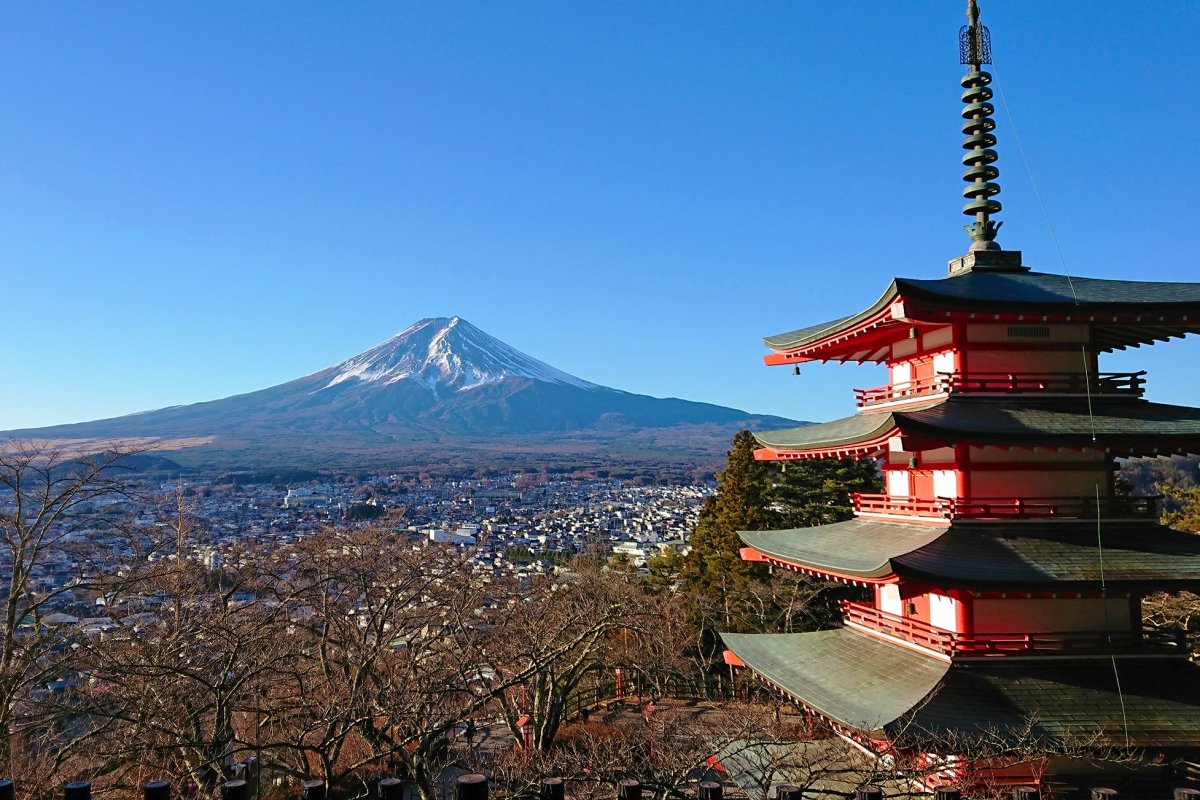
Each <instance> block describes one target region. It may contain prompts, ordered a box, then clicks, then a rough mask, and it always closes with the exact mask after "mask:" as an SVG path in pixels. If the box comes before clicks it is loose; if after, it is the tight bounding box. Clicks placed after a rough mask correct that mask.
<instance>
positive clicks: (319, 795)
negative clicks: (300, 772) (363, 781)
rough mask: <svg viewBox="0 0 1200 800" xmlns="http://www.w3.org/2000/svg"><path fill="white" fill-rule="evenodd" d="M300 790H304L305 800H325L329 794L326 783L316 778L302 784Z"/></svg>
mask: <svg viewBox="0 0 1200 800" xmlns="http://www.w3.org/2000/svg"><path fill="white" fill-rule="evenodd" d="M300 788H301V789H303V790H304V800H325V795H326V794H327V793H328V792H327V790H326V789H325V781H323V780H320V779H316V778H314V779H313V780H310V781H304V782H303V783H301V784H300ZM380 794H382V792H380Z"/></svg>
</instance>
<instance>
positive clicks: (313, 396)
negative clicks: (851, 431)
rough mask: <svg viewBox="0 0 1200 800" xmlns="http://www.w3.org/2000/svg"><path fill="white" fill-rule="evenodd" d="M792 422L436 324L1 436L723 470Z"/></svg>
mask: <svg viewBox="0 0 1200 800" xmlns="http://www.w3.org/2000/svg"><path fill="white" fill-rule="evenodd" d="M790 424H796V423H795V422H794V421H792V420H785V419H782V418H779V417H768V416H754V415H751V414H747V413H746V412H744V411H738V410H736V409H732V408H725V407H723V406H717V405H711V404H708V403H697V402H691V401H687V400H678V399H674V398H668V399H660V398H654V397H649V396H647V395H640V394H632V393H630V392H624V391H620V390H618V389H611V388H608V387H606V386H600V385H598V384H594V383H589V382H588V381H585V380H582V379H580V378H577V377H575V376H573V375H570V374H568V373H566V372H563V371H562V370H559V369H555V368H554V367H552V366H550V365H549V364H545V363H543V362H541V361H539V360H537V359H536V358H533V357H531V356H528V355H526V354H525V353H522V352H520V351H519V350H516V349H515V348H513V347H511V346H509V345H507V344H505V343H504V342H502V341H500V340H499V339H496V338H495V337H493V336H490V335H488V334H487V333H484V332H483V331H481V330H480V329H479V328H476V327H475V326H474V325H472V324H470V323H469V322H467V321H466V320H464V319H462V318H460V317H450V318H445V317H439V318H431V319H423V320H421V321H419V322H416V323H414V324H413V325H410V326H409V327H408V328H406V329H405V330H403V331H401V332H400V333H398V334H396V335H395V336H393V337H392V338H390V339H388V340H387V341H385V342H383V343H382V344H379V345H377V346H375V347H373V348H371V349H370V350H367V351H365V352H363V353H360V354H359V355H356V356H354V357H353V358H349V359H347V360H345V361H343V362H341V363H340V364H335V365H334V366H332V367H328V368H326V369H323V370H321V371H320V372H316V373H314V374H312V375H308V376H306V377H303V378H298V379H296V380H293V381H289V382H287V383H284V384H280V385H278V386H273V387H271V388H268V389H261V390H259V391H255V392H250V393H248V394H242V395H236V396H233V397H227V398H224V399H221V400H212V401H208V402H203V403H195V404H192V405H186V406H173V407H170V408H163V409H159V410H156V411H146V412H141V413H137V414H129V415H127V416H123V417H115V418H112V419H104V420H98V421H95V422H82V423H77V424H71V425H58V426H54V427H49V428H37V429H24V430H16V431H7V432H4V433H3V434H0V437H4V438H10V439H41V440H49V441H52V442H54V443H56V444H59V445H61V446H64V447H73V448H74V447H87V446H89V445H97V446H99V445H107V444H108V443H111V442H113V441H124V442H131V443H136V444H140V445H142V446H148V447H152V448H153V449H155V450H157V451H159V452H161V453H163V454H166V455H169V457H170V458H171V459H173V460H175V461H177V462H179V463H182V464H185V465H193V466H221V467H238V466H261V465H267V464H270V465H280V464H289V465H322V466H324V465H343V466H345V465H359V464H384V463H387V464H396V465H402V464H419V463H429V462H431V461H433V460H438V459H440V460H442V461H444V462H457V463H460V464H463V463H478V462H494V463H512V462H515V461H522V460H530V461H532V460H535V459H536V460H545V459H547V458H549V459H550V460H553V461H556V462H559V463H565V462H572V461H573V462H577V463H581V464H583V463H597V462H599V461H601V460H605V459H608V458H614V459H617V460H623V461H645V460H649V461H661V460H668V461H690V462H695V463H717V459H719V457H720V455H721V454H722V453H723V452H724V450H725V448H726V446H727V445H728V443H729V439H730V437H731V436H732V435H733V433H735V432H736V431H738V430H740V429H742V428H746V427H758V426H772V425H784V426H786V425H790Z"/></svg>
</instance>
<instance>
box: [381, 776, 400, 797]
mask: <svg viewBox="0 0 1200 800" xmlns="http://www.w3.org/2000/svg"><path fill="white" fill-rule="evenodd" d="M379 800H404V781H402V780H400V779H399V778H384V779H383V780H381V781H380V782H379Z"/></svg>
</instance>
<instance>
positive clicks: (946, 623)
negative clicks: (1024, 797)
mask: <svg viewBox="0 0 1200 800" xmlns="http://www.w3.org/2000/svg"><path fill="white" fill-rule="evenodd" d="M967 17H968V22H969V24H968V25H966V26H964V27H963V29H962V31H961V32H960V55H961V61H962V63H963V64H965V65H966V68H967V72H966V74H965V75H964V76H963V78H962V81H961V84H962V87H963V89H964V91H963V94H962V100H963V103H964V108H963V110H962V117H963V119H964V124H963V133H964V134H965V136H966V138H965V140H964V142H963V148H964V149H965V150H966V153H965V155H964V156H963V164H964V166H965V168H966V170H965V172H964V173H963V178H964V180H965V181H966V182H967V186H966V188H965V189H964V191H963V194H964V196H965V197H966V198H967V200H968V202H967V204H966V206H965V207H964V213H966V214H967V215H968V216H969V217H971V218H972V220H973V221H972V224H970V225H968V226H967V231H968V233H969V234H970V236H971V240H972V244H971V246H970V250H969V251H968V252H967V253H966V254H965V255H963V256H961V257H959V258H956V259H954V260H952V261H951V262H950V264H949V274H948V275H947V276H946V277H944V278H941V279H934V280H921V279H907V278H896V279H895V280H893V281H892V283H891V284H890V285H889V286H888V287H887V289H886V290H885V291H884V292H883V295H882V297H880V298H879V300H877V301H876V302H875V303H874V304H872V305H871V306H869V307H868V308H866V309H865V310H863V311H860V312H858V313H855V314H851V315H849V316H845V317H841V318H840V319H835V320H833V321H830V322H824V323H821V324H819V325H813V326H810V327H807V328H802V329H800V330H797V331H792V332H790V333H783V334H780V335H778V336H771V337H768V338H767V339H766V340H765V341H766V344H767V346H768V347H769V348H770V350H771V351H772V352H771V354H770V355H767V356H766V357H765V360H766V362H767V364H769V365H788V364H799V363H801V362H805V361H822V362H828V361H839V362H855V363H867V362H870V363H877V364H886V365H887V367H888V371H889V376H890V380H889V382H888V384H887V385H886V386H881V387H878V388H873V389H863V390H858V391H857V392H856V395H857V405H858V411H857V413H856V414H855V415H854V416H851V417H847V418H845V419H840V420H836V421H833V422H827V423H823V424H817V425H809V426H805V427H800V428H793V429H789V430H779V431H768V432H762V433H758V434H756V438H757V440H758V442H759V443H760V444H761V449H759V450H758V451H757V453H756V457H757V458H759V459H762V460H766V461H780V462H784V463H786V462H787V461H789V460H792V459H802V458H846V457H853V458H870V459H875V460H877V461H878V462H879V463H880V465H881V467H882V470H883V474H884V479H885V483H884V485H885V491H884V492H883V493H882V494H872V495H866V494H861V495H854V496H853V498H852V499H853V503H854V509H855V518H854V519H852V520H849V521H846V522H840V523H836V524H832V525H824V526H820V527H814V528H804V529H796V530H780V531H744V532H741V534H740V535H741V538H742V540H743V542H744V543H745V545H746V546H745V547H744V548H743V550H742V557H743V558H745V559H747V560H751V561H758V562H765V563H767V564H771V565H773V566H774V567H776V568H783V569H789V570H796V571H799V572H803V573H806V574H808V575H813V576H816V577H819V578H824V579H828V580H835V581H842V582H845V583H850V584H854V585H857V586H863V587H869V588H870V589H871V590H873V592H874V598H873V600H872V601H871V602H865V603H859V602H845V603H843V610H844V627H842V628H839V629H835V630H824V631H817V632H814V633H800V634H766V635H748V634H725V635H724V636H723V638H724V641H725V644H726V646H727V647H728V648H729V652H727V654H726V657H727V660H729V662H730V663H731V664H733V665H735V666H738V667H741V666H745V667H748V668H749V669H751V670H753V671H754V672H755V673H757V674H758V675H759V676H760V677H761V678H762V679H764V680H765V681H767V682H768V683H770V684H771V685H773V686H774V687H775V688H776V689H778V690H779V691H781V692H783V693H786V694H787V695H788V696H790V697H791V698H793V699H794V700H795V701H796V702H797V703H799V704H800V705H802V706H803V707H805V708H806V709H808V710H809V711H810V712H811V713H814V714H817V715H820V716H821V717H823V718H825V719H826V720H828V721H829V722H830V723H831V724H832V726H833V727H834V728H835V730H837V731H838V732H839V733H840V734H841V735H842V736H844V737H845V738H848V739H851V740H852V741H854V742H855V743H856V744H858V745H861V746H863V747H865V748H868V749H870V750H872V751H874V752H876V753H886V752H888V751H889V750H892V749H894V748H896V747H898V746H899V743H900V742H901V741H904V742H906V743H907V744H908V745H909V746H912V745H913V743H914V742H916V743H921V742H937V741H941V742H945V741H948V740H954V739H957V741H960V742H964V741H967V740H968V739H969V735H970V734H972V733H975V734H979V735H980V736H985V735H986V736H987V737H989V738H990V739H992V740H993V741H994V740H996V739H997V738H1000V739H1003V738H1004V737H1006V736H1007V737H1011V738H1013V739H1016V738H1018V737H1023V738H1025V739H1026V740H1027V741H1034V742H1037V743H1038V745H1039V746H1040V747H1044V748H1045V752H1065V751H1067V750H1069V749H1071V747H1070V746H1071V743H1081V742H1087V743H1092V744H1096V745H1103V744H1111V745H1112V746H1114V747H1116V748H1121V749H1132V750H1136V751H1139V752H1142V753H1153V754H1159V755H1161V756H1165V761H1164V762H1163V763H1170V762H1171V761H1172V760H1174V759H1178V758H1181V757H1185V758H1186V757H1193V754H1195V753H1196V752H1198V751H1200V667H1198V666H1196V665H1195V664H1193V663H1192V661H1191V659H1190V650H1189V648H1188V646H1187V642H1186V640H1185V638H1184V636H1183V634H1182V632H1179V631H1168V630H1159V629H1154V628H1151V627H1148V626H1147V625H1145V624H1144V622H1143V618H1142V610H1141V599H1142V597H1143V596H1145V595H1146V594H1148V593H1152V592H1160V591H1168V592H1171V591H1180V590H1192V591H1195V590H1197V589H1200V536H1197V535H1193V534H1189V533H1182V532H1177V531H1173V530H1169V529H1167V528H1165V527H1163V526H1161V525H1160V524H1158V521H1157V512H1158V509H1157V508H1156V503H1155V500H1154V499H1153V498H1146V497H1127V496H1123V495H1122V494H1120V493H1119V492H1118V491H1117V487H1116V485H1115V480H1114V478H1115V473H1116V469H1117V461H1118V459H1122V458H1126V457H1134V456H1154V455H1168V454H1195V453H1200V409H1196V408H1189V407H1181V406H1173V405H1163V404H1159V403H1153V402H1149V401H1147V400H1145V399H1143V387H1144V379H1143V375H1144V373H1140V372H1139V373H1123V374H1113V373H1105V372H1101V371H1100V364H1099V355H1100V354H1101V353H1107V352H1111V351H1113V350H1117V349H1124V348H1127V347H1136V346H1139V345H1143V344H1152V343H1154V342H1156V341H1165V340H1167V339H1170V338H1171V337H1175V336H1183V335H1185V334H1188V333H1193V332H1200V283H1155V282H1141V281H1114V280H1097V279H1089V278H1075V277H1071V276H1068V275H1055V274H1049V273H1043V272H1035V271H1032V270H1031V269H1030V268H1029V267H1027V266H1025V265H1024V264H1023V263H1022V258H1021V253H1020V252H1019V251H1016V250H1004V249H1002V248H1001V247H1000V246H999V245H998V244H997V243H996V241H995V239H996V234H997V229H998V228H999V227H1000V224H999V223H997V222H995V221H994V220H993V219H992V215H994V214H995V213H997V212H999V211H1000V203H999V202H997V201H996V200H995V195H996V194H998V193H999V191H1000V187H999V185H998V184H997V183H996V182H995V181H996V178H997V177H998V175H999V171H998V169H997V168H996V166H995V161H996V160H997V154H996V151H995V150H994V149H992V148H993V147H994V145H995V144H996V137H995V135H994V133H993V129H994V127H995V123H994V121H993V120H992V114H993V112H994V108H993V105H992V103H991V98H992V91H991V89H990V88H989V86H988V84H989V83H990V82H991V76H990V75H989V73H988V72H986V71H984V70H983V68H982V67H983V65H985V64H989V63H990V61H991V58H990V49H991V45H990V39H989V34H988V31H987V28H986V27H984V26H982V25H981V24H980V23H979V12H978V9H977V7H976V3H975V0H970V2H969V6H968V12H967ZM916 746H917V747H918V749H921V747H924V746H926V745H921V744H918V745H916ZM928 746H929V747H933V745H928ZM926 752H929V751H926ZM956 755H959V754H956V753H954V752H940V753H938V755H937V757H938V758H940V759H944V760H943V761H942V762H941V763H943V764H945V765H948V768H947V771H946V772H945V773H944V774H943V778H944V779H946V780H952V781H962V780H965V779H966V778H965V777H964V775H963V774H962V772H963V770H964V769H969V768H970V766H971V765H969V764H967V763H965V762H963V761H961V760H958V761H956V760H955V756H956ZM955 764H957V765H958V766H957V767H956V766H955ZM1087 769H1094V768H1093V767H1089V768H1087ZM1085 771H1086V770H1085ZM1078 772H1079V768H1078V765H1074V766H1072V765H1069V764H1068V763H1067V762H1066V761H1065V760H1061V761H1058V762H1054V761H1051V762H1050V763H1049V764H1047V762H1045V761H1043V762H1042V763H1041V764H1040V765H1038V766H1037V767H1036V768H1035V767H1034V766H1033V765H1029V764H1026V765H1023V766H1019V767H1018V768H1016V769H1015V770H1011V771H1010V773H1009V774H1008V775H1007V779H1009V780H1011V781H1012V782H1020V783H1026V782H1030V781H1036V780H1037V779H1039V778H1040V779H1043V780H1046V779H1048V778H1049V776H1051V775H1053V776H1054V777H1057V778H1060V779H1061V778H1064V777H1069V776H1070V774H1071V773H1075V774H1078ZM993 777H997V776H996V775H993Z"/></svg>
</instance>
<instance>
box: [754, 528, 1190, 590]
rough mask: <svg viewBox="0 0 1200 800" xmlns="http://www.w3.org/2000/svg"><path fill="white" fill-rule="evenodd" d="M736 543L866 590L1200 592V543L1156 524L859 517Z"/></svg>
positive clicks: (761, 533)
mask: <svg viewBox="0 0 1200 800" xmlns="http://www.w3.org/2000/svg"><path fill="white" fill-rule="evenodd" d="M1097 532H1099V539H1097ZM738 535H739V536H740V537H741V539H742V541H743V542H744V543H745V544H746V545H747V546H748V547H750V548H752V549H753V551H754V553H753V554H752V555H754V556H755V557H756V558H760V559H762V560H767V561H770V562H774V563H776V564H779V565H781V566H791V567H796V568H799V569H802V570H804V571H807V572H811V573H815V574H822V575H827V576H836V577H843V578H851V579H862V580H863V581H864V582H881V581H885V580H889V579H894V578H895V577H896V576H898V577H902V578H905V579H909V580H917V581H923V582H926V583H931V584H934V585H950V586H958V587H963V588H968V589H972V590H976V591H979V590H986V589H995V590H1003V589H1026V590H1038V591H1054V590H1060V591H1066V590H1068V589H1074V590H1083V589H1093V588H1095V587H1098V586H1099V585H1100V584H1101V582H1102V581H1101V578H1102V577H1103V579H1104V582H1105V583H1106V584H1107V585H1108V586H1109V587H1111V588H1113V589H1122V590H1123V589H1128V588H1136V587H1143V586H1153V587H1154V588H1155V589H1156V590H1161V591H1172V590H1178V589H1183V588H1195V587H1200V536H1196V535H1194V534H1190V533H1183V532H1180V531H1174V530H1171V529H1169V528H1166V527H1164V526H1162V525H1158V524H1157V523H1154V522H1150V521H1146V522H1127V521H1120V520H1105V521H1102V522H1100V523H1099V527H1097V522H1096V521H1095V520H1090V521H1061V522H1059V521H1055V522H971V521H963V522H954V523H950V524H948V525H944V526H943V525H936V526H931V525H921V524H906V523H899V522H888V521H884V520H877V519H853V520H848V521H846V522H837V523H834V524H832V525H821V526H817V527H814V528H796V529H793V530H780V531H739V533H738ZM851 542H852V543H853V546H848V544H847V543H851ZM1098 543H1099V544H1100V545H1102V546H1103V576H1101V561H1100V558H1099V554H1098V549H1097V544H1098Z"/></svg>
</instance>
